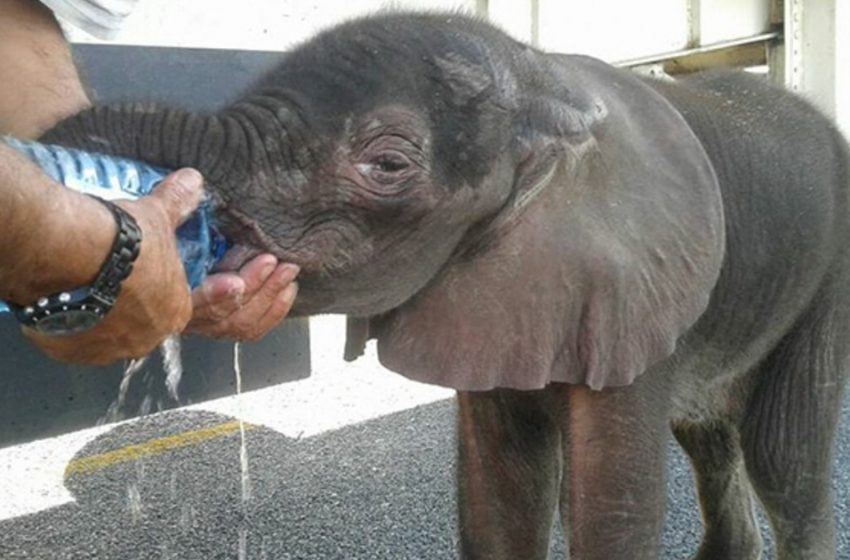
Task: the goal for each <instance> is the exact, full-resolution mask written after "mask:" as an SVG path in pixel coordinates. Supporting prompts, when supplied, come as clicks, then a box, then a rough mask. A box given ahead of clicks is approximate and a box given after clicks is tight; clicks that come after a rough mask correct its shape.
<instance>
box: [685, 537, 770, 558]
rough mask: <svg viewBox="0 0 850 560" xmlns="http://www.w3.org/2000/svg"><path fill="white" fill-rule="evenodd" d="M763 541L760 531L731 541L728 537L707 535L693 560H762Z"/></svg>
mask: <svg viewBox="0 0 850 560" xmlns="http://www.w3.org/2000/svg"><path fill="white" fill-rule="evenodd" d="M761 558H762V540H761V535H760V534H759V533H758V531H756V532H754V533H751V534H749V535H746V536H742V537H741V538H740V539H730V538H729V537H728V536H727V535H723V536H722V537H712V536H711V535H706V536H705V538H704V539H703V541H702V543H701V544H700V547H699V550H698V551H697V553H696V556H694V557H693V560H719V559H723V560H761Z"/></svg>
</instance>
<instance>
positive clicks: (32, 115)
mask: <svg viewBox="0 0 850 560" xmlns="http://www.w3.org/2000/svg"><path fill="white" fill-rule="evenodd" d="M0 84H2V87H0V134H11V135H13V136H17V137H19V138H36V137H38V136H39V135H40V134H42V133H43V132H44V131H46V130H47V129H49V128H50V127H51V126H53V124H54V123H56V122H57V121H59V120H61V119H63V118H65V117H67V116H70V115H73V114H74V113H76V112H78V111H80V110H82V109H84V108H85V107H87V106H88V105H89V100H88V97H87V95H86V92H85V90H84V89H83V85H82V83H81V82H80V78H79V75H78V73H77V68H76V66H75V65H74V62H73V60H72V58H71V51H70V49H69V48H68V43H67V42H66V41H65V37H64V36H63V35H62V31H61V29H60V28H59V25H58V24H57V23H56V19H55V18H54V17H53V14H52V13H51V11H50V10H49V9H47V8H45V7H44V6H43V5H42V4H41V3H40V2H37V1H35V0H0Z"/></svg>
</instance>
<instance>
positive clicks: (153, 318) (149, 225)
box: [24, 169, 203, 365]
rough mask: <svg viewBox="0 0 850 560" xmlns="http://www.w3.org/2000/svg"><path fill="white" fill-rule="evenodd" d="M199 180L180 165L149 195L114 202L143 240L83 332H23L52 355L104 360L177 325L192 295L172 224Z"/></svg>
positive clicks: (190, 202) (194, 202) (145, 347)
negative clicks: (110, 303) (102, 312)
mask: <svg viewBox="0 0 850 560" xmlns="http://www.w3.org/2000/svg"><path fill="white" fill-rule="evenodd" d="M202 185H203V179H202V177H201V175H200V173H198V172H197V171H195V170H194V169H182V170H180V171H177V172H175V173H172V174H171V175H169V176H168V177H166V178H165V180H164V181H163V182H162V184H161V185H160V186H158V187H157V188H156V190H155V191H154V192H153V193H152V194H151V195H150V196H147V197H145V198H142V199H139V200H136V201H121V202H119V203H118V204H120V206H121V207H122V208H124V209H125V210H127V211H128V212H129V213H130V214H132V215H133V217H134V218H135V219H136V221H137V222H138V224H139V227H140V228H141V230H142V243H141V251H140V253H139V256H138V258H137V259H136V262H135V264H134V267H133V272H132V273H131V274H130V276H129V277H128V278H127V279H126V280H125V281H124V283H123V286H122V289H121V293H120V295H119V296H118V300H117V301H116V304H115V307H113V308H112V310H111V311H110V312H109V313H108V314H107V315H106V317H105V318H104V319H103V321H102V322H101V323H100V324H99V325H97V326H96V327H95V328H93V329H91V330H89V331H86V332H84V333H80V334H77V335H73V336H45V335H42V334H39V333H37V332H36V331H34V330H32V329H24V333H25V334H26V335H27V337H29V338H30V340H32V342H33V343H34V344H36V345H37V346H38V347H39V348H41V349H42V350H43V351H44V352H45V353H46V354H47V355H49V356H50V357H52V358H54V359H57V360H61V361H65V362H78V363H88V364H99V365H103V364H108V363H110V362H113V361H116V360H119V359H122V358H138V357H141V356H145V355H147V354H148V353H150V352H151V351H152V350H153V349H154V348H155V347H156V346H157V345H158V344H160V343H161V342H162V340H164V339H165V338H166V337H167V336H169V335H171V334H174V333H178V332H180V331H182V330H183V329H184V328H185V326H186V324H187V323H188V322H189V319H190V318H191V316H192V298H191V296H190V291H189V287H188V284H187V282H186V274H185V272H184V269H183V264H182V262H181V261H180V258H179V255H178V253H177V238H176V236H175V230H176V229H177V227H178V226H179V225H180V224H181V223H183V221H184V220H186V218H188V217H189V215H190V214H191V213H192V212H193V211H194V210H195V208H197V206H198V204H199V203H200V201H201V197H202V195H203V188H202ZM84 216H86V215H85V214H84ZM82 219H85V217H84V218H82ZM112 235H113V237H114V228H113V230H112ZM66 258H70V259H71V260H73V259H74V256H68V255H66ZM80 258H82V256H81V257H80ZM99 258H100V259H101V262H102V261H103V257H99Z"/></svg>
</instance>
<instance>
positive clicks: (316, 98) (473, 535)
mask: <svg viewBox="0 0 850 560" xmlns="http://www.w3.org/2000/svg"><path fill="white" fill-rule="evenodd" d="M44 140H46V141H54V142H59V143H63V144H67V145H73V146H79V147H82V148H86V149H91V150H99V151H106V152H111V153H116V154H120V155H124V156H130V157H136V158H142V159H145V160H149V161H151V162H154V163H157V164H160V165H164V166H168V167H172V168H175V167H179V166H185V165H190V166H194V167H196V168H198V169H200V170H201V171H202V172H203V173H204V175H205V176H206V177H207V180H208V184H209V186H210V189H212V190H213V191H214V193H215V195H216V197H217V199H218V201H219V203H220V211H219V216H220V219H221V220H222V223H223V224H224V225H225V227H226V229H227V232H228V234H229V235H230V237H231V238H232V239H234V240H235V241H237V242H238V243H239V244H240V245H241V246H242V248H243V249H242V250H241V251H240V252H239V253H238V254H237V256H236V257H235V258H232V259H230V261H229V262H228V263H226V266H229V267H237V266H238V265H239V264H240V263H241V262H242V261H244V260H245V259H246V258H248V257H249V256H250V255H251V254H252V253H255V252H257V251H260V250H269V251H272V252H274V253H275V254H277V255H278V256H279V257H280V258H281V259H283V260H287V261H293V262H295V263H298V264H299V265H301V267H302V273H301V276H300V288H301V290H300V295H299V298H298V301H297V302H296V306H295V311H294V312H295V313H296V314H301V315H306V314H313V313H346V314H348V315H349V316H350V317H351V318H352V320H351V322H350V326H351V330H350V332H349V336H350V338H349V344H348V347H347V353H348V355H349V357H354V356H356V355H357V353H358V352H359V349H360V347H361V346H362V343H363V342H364V341H365V340H366V339H367V338H368V337H374V338H377V339H378V348H379V352H380V357H381V360H382V362H383V363H384V364H386V365H387V366H388V367H389V368H391V369H393V370H396V371H398V372H400V373H402V374H404V375H406V376H408V377H411V378H413V379H418V380H422V381H426V382H431V383H439V384H442V385H446V386H450V387H454V388H457V389H459V398H458V399H459V411H458V416H459V476H458V480H459V485H458V487H459V503H460V521H461V527H460V530H461V537H462V538H461V548H462V551H463V555H464V557H465V558H496V559H498V558H505V559H512V560H514V559H520V558H521V559H534V558H545V557H546V555H547V551H548V548H549V546H548V545H549V538H550V529H551V527H552V520H553V518H554V516H555V515H556V512H558V511H560V515H561V518H562V520H563V522H564V526H565V527H566V528H567V531H566V533H567V537H568V541H569V548H570V551H571V556H572V557H573V558H580V559H583V560H588V559H595V558H600V559H605V560H615V559H628V560H634V559H645V558H646V559H648V558H655V557H656V555H657V553H658V543H659V535H660V530H661V526H662V519H663V511H662V510H663V504H664V450H665V441H666V437H667V434H668V431H667V430H668V429H669V427H670V426H671V425H672V428H673V432H674V434H675V437H676V439H677V440H678V441H679V442H680V443H681V445H682V446H683V447H684V449H685V450H686V451H687V453H688V454H689V455H690V457H691V459H692V461H693V465H694V470H695V472H696V478H697V482H698V486H699V495H700V501H701V505H702V510H703V517H704V520H705V536H704V538H703V542H702V544H701V547H700V549H699V551H698V553H697V557H698V558H700V559H722V558H732V559H749V558H753V559H754V558H758V556H759V550H760V547H761V543H760V539H759V536H758V533H757V530H756V525H755V522H754V520H753V513H752V507H753V499H754V497H757V498H758V499H759V500H760V501H761V502H762V504H763V505H764V507H765V509H766V510H767V512H768V514H769V516H770V519H771V522H772V526H773V528H774V530H775V533H776V539H777V543H778V550H779V551H780V552H779V557H780V558H781V559H783V560H785V559H802V558H806V559H810V560H812V559H827V558H834V555H835V544H834V527H833V513H832V497H831V492H830V483H829V481H830V463H831V461H830V453H831V451H830V450H831V445H832V440H833V434H834V431H835V428H836V420H837V417H838V412H839V404H840V399H841V394H842V388H843V386H844V383H845V380H846V372H847V370H848V367H847V366H848V363H847V358H848V352H850V340H848V338H850V329H848V325H850V317H848V307H847V306H848V303H847V302H848V301H850V298H848V294H847V292H848V254H847V248H848V247H850V232H848V220H847V215H848V203H847V186H848V179H850V173H849V172H848V155H847V149H846V147H845V144H844V142H843V141H842V140H841V138H840V136H839V135H838V133H837V132H836V131H835V129H834V127H833V126H832V125H831V124H830V123H829V122H828V121H827V120H826V119H825V118H823V117H822V116H821V115H819V114H818V113H817V112H816V111H814V110H813V109H812V108H811V107H810V106H809V105H807V104H806V103H804V102H802V101H801V100H799V99H797V98H795V97H793V96H791V95H790V94H787V93H785V92H782V91H780V90H777V89H775V88H773V87H771V86H769V85H768V84H766V83H765V82H764V81H763V80H761V79H760V78H757V77H749V76H746V75H743V74H732V73H714V74H707V75H697V76H693V77H687V78H684V79H682V80H680V81H678V82H677V83H667V82H648V81H647V82H645V81H642V80H641V79H639V78H637V77H635V76H634V75H632V74H630V73H629V72H627V71H624V70H617V69H614V68H611V67H609V66H607V65H605V64H603V63H601V62H599V61H596V60H593V59H590V58H586V57H580V56H561V55H548V54H544V53H541V52H539V51H537V50H534V49H532V48H530V47H527V46H525V45H523V44H520V43H518V42H515V41H513V40H511V39H509V38H508V37H506V36H505V35H503V34H502V33H501V32H499V31H497V30H495V29H493V28H491V27H489V26H488V25H486V24H484V23H481V22H478V21H475V20H471V19H467V18H465V17H461V16H458V15H439V14H434V15H410V14H388V15H382V16H378V17H373V18H367V19H363V20H359V21H354V22H351V23H348V24H345V25H342V26H339V27H337V28H334V29H331V30H330V31H328V32H325V33H323V34H321V35H319V36H317V37H316V38H315V39H313V40H311V41H309V42H307V43H305V44H303V45H301V46H300V47H298V48H297V49H295V50H294V51H292V52H290V53H288V54H286V55H284V56H283V58H282V60H281V62H280V65H279V66H278V67H277V68H276V69H275V70H273V71H272V72H271V73H270V74H269V75H268V76H266V77H265V78H264V79H263V80H262V81H261V82H260V83H259V84H257V85H256V86H255V87H254V88H252V89H251V91H249V92H248V93H247V94H246V95H245V96H244V98H243V99H242V100H241V101H239V102H237V103H235V104H233V105H232V106H230V107H228V108H226V109H224V110H222V111H221V112H219V113H217V114H193V113H189V112H185V111H181V110H178V109H169V108H162V107H154V106H144V105H127V106H121V107H97V108H95V109H93V110H90V111H87V112H85V113H82V114H80V115H78V116H76V117H73V118H71V119H69V120H68V121H66V122H64V123H62V124H61V125H60V126H59V127H57V128H56V129H55V130H53V131H51V132H50V133H48V135H47V136H46V137H45V139H44Z"/></svg>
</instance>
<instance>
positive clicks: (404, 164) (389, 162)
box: [373, 152, 410, 173]
mask: <svg viewBox="0 0 850 560" xmlns="http://www.w3.org/2000/svg"><path fill="white" fill-rule="evenodd" d="M373 165H375V166H376V167H377V168H378V169H380V170H381V171H383V172H384V173H395V172H397V171H403V170H405V169H407V168H408V167H409V166H410V161H408V159H407V158H406V157H405V156H403V155H402V154H399V153H393V152H386V153H383V154H381V155H379V156H378V157H377V158H375V160H374V161H373Z"/></svg>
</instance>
